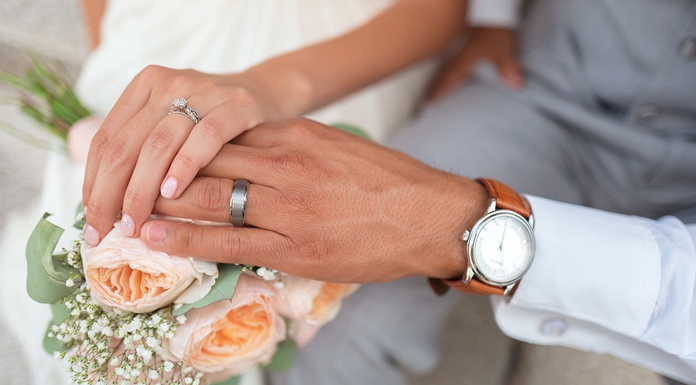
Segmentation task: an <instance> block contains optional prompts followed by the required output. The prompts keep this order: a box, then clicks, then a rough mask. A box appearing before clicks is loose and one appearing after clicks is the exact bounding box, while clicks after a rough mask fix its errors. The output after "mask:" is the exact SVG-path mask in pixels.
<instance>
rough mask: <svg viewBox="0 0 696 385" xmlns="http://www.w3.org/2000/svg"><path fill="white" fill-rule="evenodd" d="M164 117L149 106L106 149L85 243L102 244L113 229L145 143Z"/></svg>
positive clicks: (89, 204) (92, 197)
mask: <svg viewBox="0 0 696 385" xmlns="http://www.w3.org/2000/svg"><path fill="white" fill-rule="evenodd" d="M161 118H162V115H161V114H160V113H158V111H157V110H156V109H152V108H147V107H146V108H145V109H143V110H141V111H140V112H138V114H136V115H135V116H134V117H133V119H131V120H130V121H129V122H128V124H127V125H126V127H125V128H124V129H123V130H121V131H119V132H118V134H117V135H116V136H115V138H114V139H113V140H111V141H110V143H109V144H108V146H107V147H106V148H105V149H104V152H103V154H102V156H101V160H100V161H99V166H98V173H97V174H96V176H95V180H94V185H93V188H92V190H91V193H90V194H89V201H88V202H87V206H85V207H87V209H88V210H87V211H88V212H89V215H88V216H87V225H86V226H85V240H86V241H87V242H88V243H89V244H92V245H96V244H98V243H99V241H100V240H101V238H102V237H103V236H104V235H106V233H108V232H109V231H110V230H111V228H112V227H113V225H114V222H115V221H116V218H117V216H118V213H119V212H120V211H121V206H122V204H123V195H124V193H125V191H126V187H127V186H128V182H129V181H130V177H131V174H132V173H133V169H134V168H135V163H136V161H137V160H138V156H139V155H140V149H141V147H142V146H141V143H143V142H144V141H145V139H146V138H147V136H148V134H149V133H150V130H151V128H152V127H154V126H155V125H156V124H157V123H158V122H159V121H160V120H161Z"/></svg>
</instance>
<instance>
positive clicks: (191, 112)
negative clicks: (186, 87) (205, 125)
mask: <svg viewBox="0 0 696 385" xmlns="http://www.w3.org/2000/svg"><path fill="white" fill-rule="evenodd" d="M171 114H179V115H184V116H186V117H187V118H189V119H191V121H192V122H193V124H194V125H195V124H198V122H200V121H201V114H199V113H198V111H196V110H195V109H194V108H192V107H189V105H188V100H186V99H184V98H176V99H174V100H173V101H172V106H171V107H170V108H169V113H168V114H167V115H171Z"/></svg>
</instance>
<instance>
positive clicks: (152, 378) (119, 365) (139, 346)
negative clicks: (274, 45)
mask: <svg viewBox="0 0 696 385" xmlns="http://www.w3.org/2000/svg"><path fill="white" fill-rule="evenodd" d="M80 243H81V241H76V242H74V243H73V245H72V246H73V248H72V250H65V249H64V250H63V252H64V254H63V256H64V258H65V261H64V263H66V264H68V265H70V266H72V267H74V268H75V269H76V270H77V271H79V272H82V271H83V270H82V258H81V256H80V252H79V250H80V246H81V244H80ZM77 282H84V276H83V275H80V276H76V277H71V278H70V279H68V280H67V281H66V285H68V286H73V285H76V284H77ZM63 304H64V305H65V307H66V308H67V309H68V310H69V311H70V315H69V316H68V318H67V319H65V321H63V322H62V323H61V324H59V325H54V326H52V327H51V330H50V332H49V337H55V338H57V339H58V340H60V341H62V342H63V343H64V344H65V345H66V346H67V347H68V351H67V352H57V353H55V356H56V358H58V359H61V360H63V361H64V362H66V363H67V366H68V368H69V371H70V374H71V377H72V380H73V382H74V383H75V384H78V385H111V384H142V385H155V384H161V385H174V384H195V385H198V384H200V383H201V381H202V380H201V379H202V376H203V373H201V372H198V371H197V370H195V369H194V368H193V367H191V366H189V365H187V364H185V363H184V362H171V361H167V360H165V359H163V358H162V356H163V353H164V349H165V347H164V346H165V344H164V341H165V340H169V339H171V338H173V336H174V333H175V332H176V329H177V327H178V326H179V325H180V324H183V323H184V322H186V317H185V316H178V317H175V316H174V315H173V314H172V311H173V306H168V307H165V308H163V309H160V310H157V311H155V312H151V313H147V314H133V313H124V312H107V311H105V310H104V309H102V308H101V306H99V305H98V304H97V303H96V302H94V301H93V300H92V297H91V295H90V292H89V288H88V287H87V285H86V284H85V283H82V284H80V286H79V287H78V289H77V290H75V291H74V292H73V293H72V294H71V295H69V296H67V297H65V298H63Z"/></svg>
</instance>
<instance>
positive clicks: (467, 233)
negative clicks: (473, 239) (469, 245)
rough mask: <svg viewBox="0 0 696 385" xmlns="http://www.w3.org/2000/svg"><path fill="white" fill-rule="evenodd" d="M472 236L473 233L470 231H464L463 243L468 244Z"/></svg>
mask: <svg viewBox="0 0 696 385" xmlns="http://www.w3.org/2000/svg"><path fill="white" fill-rule="evenodd" d="M470 234H471V232H470V231H469V230H464V234H462V241H464V242H468V241H469V235H470Z"/></svg>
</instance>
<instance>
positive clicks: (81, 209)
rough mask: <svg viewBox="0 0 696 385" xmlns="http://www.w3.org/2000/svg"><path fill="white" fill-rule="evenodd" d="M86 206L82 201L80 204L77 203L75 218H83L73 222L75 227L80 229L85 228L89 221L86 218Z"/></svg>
mask: <svg viewBox="0 0 696 385" xmlns="http://www.w3.org/2000/svg"><path fill="white" fill-rule="evenodd" d="M84 211H85V209H84V207H82V201H80V204H78V205H77V209H75V219H77V218H82V219H80V220H77V221H75V223H73V227H74V228H76V229H78V230H84V228H85V224H86V223H87V219H86V218H85V215H84Z"/></svg>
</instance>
